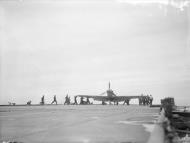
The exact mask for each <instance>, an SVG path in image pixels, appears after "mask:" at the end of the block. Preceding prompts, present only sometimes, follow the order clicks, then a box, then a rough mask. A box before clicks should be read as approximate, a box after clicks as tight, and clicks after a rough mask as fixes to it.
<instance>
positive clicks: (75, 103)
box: [74, 96, 78, 105]
mask: <svg viewBox="0 0 190 143" xmlns="http://www.w3.org/2000/svg"><path fill="white" fill-rule="evenodd" d="M74 98H75V99H74V101H75V102H74V105H78V103H77V96H75V97H74Z"/></svg>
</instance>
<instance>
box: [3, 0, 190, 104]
mask: <svg viewBox="0 0 190 143" xmlns="http://www.w3.org/2000/svg"><path fill="white" fill-rule="evenodd" d="M189 6H190V5H189V3H188V2H187V1H183V3H182V2H179V3H175V1H174V2H173V1H170V3H169V2H167V1H166V0H165V1H162V0H160V1H159V0H155V1H154V2H153V1H151V3H149V2H148V1H144V0H142V1H138V0H131V1H130V0H103V1H102V0H63V1H60V0H57V1H51V0H39V1H36V0H30V1H29V0H22V1H21V0H20V1H19V0H11V1H0V34H1V35H0V36H1V37H0V38H1V41H0V50H1V51H0V58H1V59H0V62H1V63H0V64H1V67H0V68H1V70H0V79H1V80H0V104H7V103H8V101H9V102H16V103H18V104H22V103H23V104H24V103H26V102H27V101H28V100H32V103H39V102H40V98H41V96H42V95H43V94H45V100H46V102H51V100H52V99H53V95H54V94H56V95H57V99H58V102H59V103H63V102H64V97H65V95H66V94H67V93H68V94H69V95H70V96H72V97H73V96H74V95H77V94H93V95H96V94H100V93H102V92H104V91H105V90H106V89H107V88H108V82H109V81H110V82H111V88H112V89H113V90H114V91H115V92H116V93H117V95H131V94H132V95H139V94H141V93H143V94H152V95H153V97H154V103H160V99H161V98H164V97H168V96H171V97H174V98H175V102H176V104H177V105H190V102H189V101H190V42H189V41H190V37H189V34H190V29H189V27H188V26H189V25H190V10H189Z"/></svg>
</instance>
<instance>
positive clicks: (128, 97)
mask: <svg viewBox="0 0 190 143" xmlns="http://www.w3.org/2000/svg"><path fill="white" fill-rule="evenodd" d="M139 97H140V96H139V95H130V96H116V97H115V100H116V101H119V102H120V101H125V100H130V99H135V98H139Z"/></svg>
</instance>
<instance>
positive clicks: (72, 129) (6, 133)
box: [0, 105, 159, 143]
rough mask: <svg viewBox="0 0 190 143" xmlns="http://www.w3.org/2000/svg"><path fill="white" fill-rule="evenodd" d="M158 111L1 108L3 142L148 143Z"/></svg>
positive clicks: (0, 137) (88, 107) (93, 107)
mask: <svg viewBox="0 0 190 143" xmlns="http://www.w3.org/2000/svg"><path fill="white" fill-rule="evenodd" d="M158 111H159V110H158V108H150V107H143V106H135V105H130V106H122V105H120V106H110V105H107V106H102V105H80V106H74V105H69V106H68V105H67V106H64V105H57V106H56V105H52V106H5V107H0V142H3V141H17V142H24V143H62V142H67V143H69V142H74V143H75V142H77V143H102V142H103V143H130V142H132V143H145V142H147V140H148V138H149V136H150V131H151V130H152V129H153V127H154V121H155V120H157V118H158Z"/></svg>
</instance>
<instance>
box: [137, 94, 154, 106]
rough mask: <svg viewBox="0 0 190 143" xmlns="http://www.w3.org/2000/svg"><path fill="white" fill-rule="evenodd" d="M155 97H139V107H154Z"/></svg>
mask: <svg viewBox="0 0 190 143" xmlns="http://www.w3.org/2000/svg"><path fill="white" fill-rule="evenodd" d="M152 101H153V97H152V95H143V94H142V95H141V96H140V97H139V105H150V106H151V105H152Z"/></svg>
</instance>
